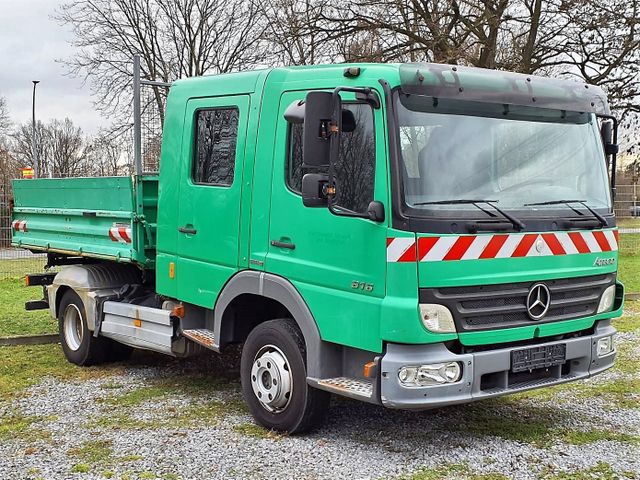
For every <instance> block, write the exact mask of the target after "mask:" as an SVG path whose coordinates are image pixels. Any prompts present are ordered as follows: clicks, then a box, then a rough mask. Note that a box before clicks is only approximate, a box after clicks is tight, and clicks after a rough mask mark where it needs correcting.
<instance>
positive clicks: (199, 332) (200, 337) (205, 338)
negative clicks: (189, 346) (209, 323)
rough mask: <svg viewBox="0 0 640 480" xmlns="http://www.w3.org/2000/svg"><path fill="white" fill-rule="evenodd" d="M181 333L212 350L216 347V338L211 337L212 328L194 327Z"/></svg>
mask: <svg viewBox="0 0 640 480" xmlns="http://www.w3.org/2000/svg"><path fill="white" fill-rule="evenodd" d="M182 335H183V336H184V337H186V338H188V339H189V340H191V341H193V342H196V343H197V344H200V345H202V346H203V347H207V348H210V349H212V350H215V349H216V348H217V345H216V340H215V338H213V330H208V329H206V328H194V329H191V330H183V331H182Z"/></svg>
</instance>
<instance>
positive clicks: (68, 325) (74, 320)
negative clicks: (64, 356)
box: [63, 304, 84, 351]
mask: <svg viewBox="0 0 640 480" xmlns="http://www.w3.org/2000/svg"><path fill="white" fill-rule="evenodd" d="M63 332H64V340H65V342H66V343H67V346H68V347H69V348H70V349H71V350H73V351H76V350H78V349H79V348H80V345H81V344H82V338H83V336H84V324H83V323H82V314H81V313H80V310H79V309H78V307H77V306H75V305H74V304H70V305H67V308H66V309H65V311H64V317H63Z"/></svg>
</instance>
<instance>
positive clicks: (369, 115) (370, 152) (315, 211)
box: [265, 91, 389, 350]
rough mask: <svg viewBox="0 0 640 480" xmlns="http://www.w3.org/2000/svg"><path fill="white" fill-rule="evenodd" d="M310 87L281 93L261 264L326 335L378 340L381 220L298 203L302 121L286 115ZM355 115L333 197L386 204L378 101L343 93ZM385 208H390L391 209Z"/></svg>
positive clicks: (356, 341)
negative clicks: (297, 296) (286, 283)
mask: <svg viewBox="0 0 640 480" xmlns="http://www.w3.org/2000/svg"><path fill="white" fill-rule="evenodd" d="M306 93H307V92H305V91H296V92H286V93H284V94H283V95H282V97H281V103H280V110H279V114H278V118H277V127H276V128H277V131H276V141H275V150H274V163H273V178H272V195H271V216H270V224H269V240H270V245H269V250H268V254H267V257H266V262H265V269H266V270H267V271H269V272H272V273H276V274H279V275H281V276H283V277H285V278H287V279H289V280H290V281H292V283H293V284H294V285H295V286H296V288H297V289H298V290H299V291H300V293H301V294H302V296H303V298H304V299H305V301H306V302H307V304H308V306H309V308H310V310H311V312H312V314H313V315H314V318H315V319H316V322H317V323H318V326H319V329H320V333H321V336H322V338H323V339H324V340H328V341H334V342H336V343H340V344H347V345H350V346H354V347H359V348H365V349H369V350H377V349H379V348H380V335H379V319H380V318H379V317H380V306H381V302H382V298H383V297H384V294H385V271H386V231H387V227H386V223H385V222H383V223H376V222H373V221H371V220H369V219H365V218H353V217H346V216H338V215H334V214H332V213H331V212H330V211H329V210H328V209H327V208H326V207H305V206H304V205H303V203H302V197H301V193H300V191H301V186H302V176H303V174H304V173H308V172H307V171H303V168H302V125H296V124H289V123H288V122H287V121H286V120H285V119H284V117H283V115H284V111H285V110H286V108H287V107H288V106H289V105H290V104H291V103H292V102H294V101H298V100H301V99H304V98H305V95H306ZM343 107H344V108H347V109H349V110H351V111H352V112H353V114H354V118H355V120H356V128H355V129H354V130H353V132H350V133H343V135H342V140H341V156H340V162H339V165H338V168H337V173H338V175H337V177H338V183H339V191H338V204H339V205H341V206H342V207H344V208H347V209H349V210H352V211H356V212H358V213H364V212H365V211H366V208H367V206H368V204H369V202H371V201H373V200H378V201H381V202H383V204H385V205H386V200H387V195H386V176H387V175H386V161H385V158H386V155H385V150H384V130H383V128H382V125H383V117H382V112H381V109H380V108H378V109H374V108H373V107H372V106H370V105H369V104H367V103H358V102H356V101H355V97H353V96H351V97H349V96H347V95H344V96H343ZM388 211H389V210H388V208H387V212H388Z"/></svg>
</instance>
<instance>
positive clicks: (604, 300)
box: [598, 285, 616, 313]
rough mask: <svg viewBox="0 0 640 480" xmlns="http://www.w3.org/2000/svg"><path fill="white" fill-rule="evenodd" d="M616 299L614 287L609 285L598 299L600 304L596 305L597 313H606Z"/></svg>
mask: <svg viewBox="0 0 640 480" xmlns="http://www.w3.org/2000/svg"><path fill="white" fill-rule="evenodd" d="M615 298H616V286H615V285H611V286H609V287H607V289H606V290H605V291H604V293H603V294H602V296H601V297H600V303H599V304H598V313H602V312H608V311H609V310H611V308H612V307H613V301H614V300H615Z"/></svg>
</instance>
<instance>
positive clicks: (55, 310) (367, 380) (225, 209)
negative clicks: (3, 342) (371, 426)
mask: <svg viewBox="0 0 640 480" xmlns="http://www.w3.org/2000/svg"><path fill="white" fill-rule="evenodd" d="M616 132H617V122H616V120H615V118H614V117H613V116H611V113H610V111H609V107H608V104H607V100H606V97H605V95H604V93H603V92H602V90H600V89H599V88H597V87H594V86H591V85H586V84H581V83H577V82H571V81H562V80H557V79H549V78H541V77H535V76H528V75H522V74H515V73H508V72H498V71H490V70H483V69H475V68H467V67H461V66H451V65H438V64H427V63H408V64H353V65H324V66H308V67H292V68H274V69H269V70H261V71H251V72H241V73H232V74H225V75H214V76H204V77H199V78H190V79H184V80H179V81H177V82H175V83H173V84H172V86H171V88H170V92H169V95H168V99H167V104H166V115H165V123H164V136H163V141H162V153H161V161H160V165H161V166H160V169H159V170H160V171H159V174H155V175H154V174H146V173H143V172H142V171H140V169H138V171H137V172H136V174H135V175H133V176H132V177H110V178H68V179H36V180H17V181H15V182H14V184H13V189H14V197H15V210H14V213H13V238H12V244H13V245H14V246H17V247H22V248H26V249H29V250H32V251H34V252H47V254H48V264H49V265H50V266H64V268H62V269H61V270H60V272H59V273H56V274H54V273H47V274H37V275H36V274H34V275H30V276H28V277H27V282H28V284H30V285H42V286H43V287H44V291H45V296H44V298H43V300H40V301H34V302H30V303H29V304H28V305H27V308H34V309H35V308H49V309H50V311H51V314H52V316H53V317H54V318H57V319H58V322H59V329H60V341H61V344H62V348H63V350H64V353H65V355H66V357H67V358H68V360H69V361H71V362H73V363H75V364H78V365H90V364H96V363H99V362H105V361H113V360H118V359H123V358H125V357H126V356H127V355H128V354H129V353H130V351H131V350H132V348H142V349H148V350H153V351H157V352H162V353H165V354H168V355H173V356H177V357H184V356H189V355H196V354H202V353H205V352H209V351H211V350H213V351H214V352H220V351H222V350H223V349H224V348H225V347H227V346H229V345H232V344H240V343H242V344H243V347H242V358H241V367H240V370H241V372H240V376H241V381H242V390H243V394H244V397H245V400H246V402H247V404H248V406H249V409H250V411H251V413H252V414H253V416H254V417H255V419H256V421H257V422H258V423H260V424H261V425H263V426H265V427H267V428H271V429H275V430H280V431H287V432H303V431H306V430H309V429H311V428H313V427H314V426H316V425H318V424H319V423H320V422H321V420H322V418H323V415H324V414H325V412H326V410H327V408H328V404H329V398H330V395H331V394H332V393H333V394H338V395H344V396H347V397H351V398H353V399H358V400H362V401H365V402H370V403H373V404H377V405H383V406H385V407H388V408H396V409H429V408H434V407H442V406H446V405H453V404H459V403H465V402H471V401H476V400H482V399H486V398H490V397H495V396H499V395H504V394H509V393H514V392H521V391H524V390H528V389H532V388H538V387H544V386H549V385H555V384H559V383H563V382H568V381H572V380H577V379H584V378H588V377H590V376H592V375H595V374H598V373H601V372H603V371H604V370H606V369H608V368H610V367H611V366H612V365H613V362H614V358H615V354H616V351H615V347H614V334H615V329H614V327H613V326H612V325H611V321H612V320H611V319H612V318H615V317H618V316H620V315H621V314H622V304H623V286H622V285H621V284H620V283H619V282H618V281H617V279H616V271H617V258H618V255H617V253H618V235H617V229H616V227H615V218H614V214H613V209H612V196H613V193H614V192H615V188H614V184H615V178H614V177H613V174H614V172H615V157H616V151H617V145H616V143H617V140H616V137H617V133H616Z"/></svg>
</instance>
